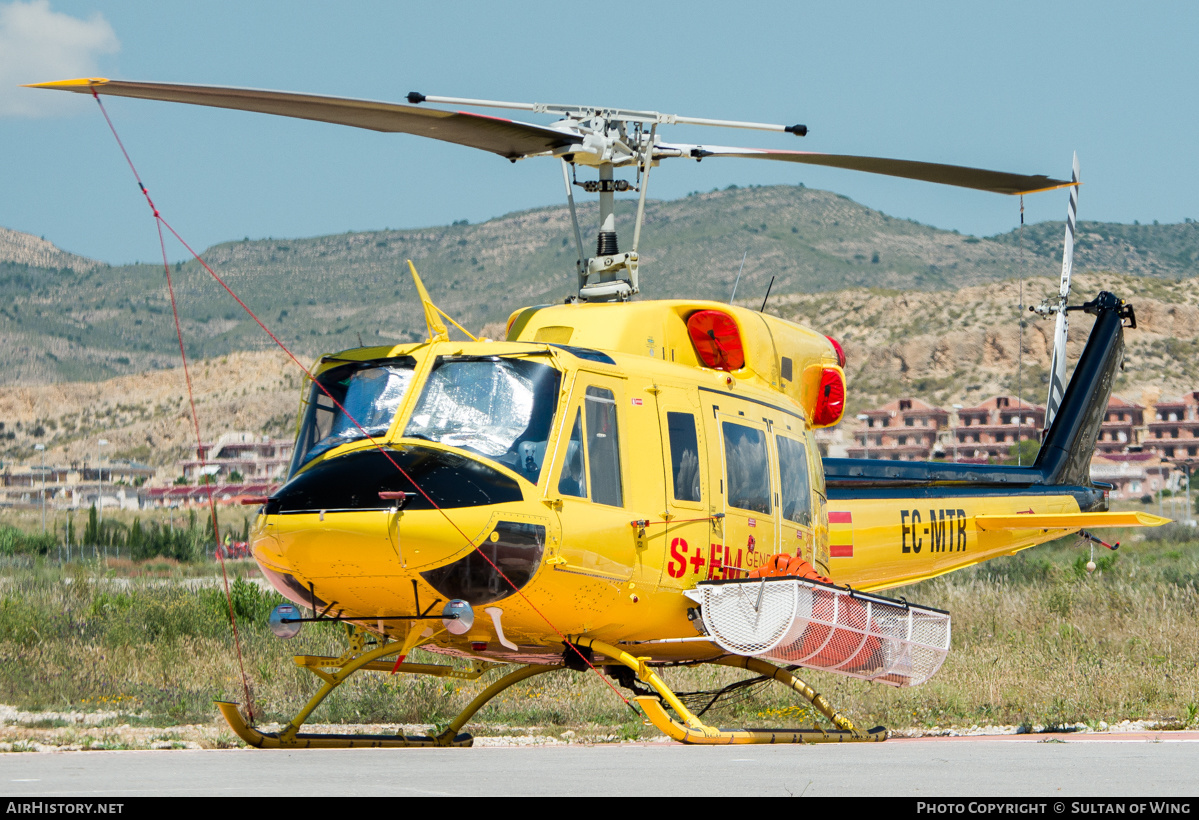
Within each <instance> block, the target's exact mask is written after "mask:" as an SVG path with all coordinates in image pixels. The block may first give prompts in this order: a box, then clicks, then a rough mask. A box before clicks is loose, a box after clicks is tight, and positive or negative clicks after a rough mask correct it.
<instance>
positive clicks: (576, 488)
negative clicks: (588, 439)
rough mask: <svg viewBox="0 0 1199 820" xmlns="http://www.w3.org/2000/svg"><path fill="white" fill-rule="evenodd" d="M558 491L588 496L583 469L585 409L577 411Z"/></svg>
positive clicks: (563, 462) (578, 496)
mask: <svg viewBox="0 0 1199 820" xmlns="http://www.w3.org/2000/svg"><path fill="white" fill-rule="evenodd" d="M558 492H560V493H562V495H571V496H574V497H575V498H586V497H587V473H586V472H585V471H584V470H583V411H582V410H579V411H577V412H576V413H575V426H574V429H572V430H571V431H570V441H568V442H567V443H566V458H564V459H563V460H562V475H561V476H560V477H559V478H558Z"/></svg>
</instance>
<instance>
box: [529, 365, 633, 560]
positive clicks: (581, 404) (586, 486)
mask: <svg viewBox="0 0 1199 820" xmlns="http://www.w3.org/2000/svg"><path fill="white" fill-rule="evenodd" d="M624 393H625V388H624V380H623V379H620V378H616V377H612V376H607V375H600V374H596V373H590V372H587V371H582V370H581V371H579V372H578V375H577V376H576V379H575V383H574V386H573V387H572V388H571V391H570V401H569V403H568V405H567V409H566V414H565V416H564V417H563V422H562V428H561V430H560V433H559V435H558V441H557V448H556V450H557V451H556V453H555V455H554V460H555V472H554V474H553V475H552V478H551V481H552V483H551V484H550V486H549V487H548V488H547V497H552V498H554V499H556V500H557V501H558V502H560V506H559V514H560V515H561V520H562V549H561V552H560V554H559V559H560V560H559V561H558V563H556V564H555V565H554V568H555V570H556V571H559V572H566V573H573V574H579V575H587V576H590V577H593V578H599V579H605V580H611V581H617V582H622V581H627V580H628V579H629V578H630V577H631V576H632V573H633V567H634V564H635V561H636V549H635V536H636V531H635V530H634V529H633V528H632V527H631V526H630V524H629V521H630V513H629V511H628V510H627V509H626V505H627V504H628V499H627V498H626V496H627V495H628V473H627V469H626V466H625V463H626V458H627V456H626V452H625V451H626V449H627V447H628V442H627V438H628V429H627V419H625V418H624V414H623V413H622V412H621V410H622V409H623V408H622V404H623V397H624Z"/></svg>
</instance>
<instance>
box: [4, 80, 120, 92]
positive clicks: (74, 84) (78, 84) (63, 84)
mask: <svg viewBox="0 0 1199 820" xmlns="http://www.w3.org/2000/svg"><path fill="white" fill-rule="evenodd" d="M107 82H108V78H107V77H80V78H79V79H76V80H54V81H53V82H49V83H28V84H26V85H23V86H21V87H22V88H59V89H62V90H63V91H82V90H84V89H85V88H91V87H92V86H94V85H104V84H106V83H107Z"/></svg>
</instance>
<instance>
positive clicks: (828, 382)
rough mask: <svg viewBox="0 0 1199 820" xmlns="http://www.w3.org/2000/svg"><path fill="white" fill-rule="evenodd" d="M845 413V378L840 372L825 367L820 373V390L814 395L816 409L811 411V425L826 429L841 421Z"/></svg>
mask: <svg viewBox="0 0 1199 820" xmlns="http://www.w3.org/2000/svg"><path fill="white" fill-rule="evenodd" d="M844 412H845V377H844V376H842V375H841V371H840V370H834V369H833V368H831V367H826V368H824V370H822V371H821V373H820V389H819V391H818V392H817V394H816V408H815V409H814V410H813V411H812V424H813V425H814V426H816V427H828V426H829V425H831V424H836V423H837V422H838V421H840V420H841V414H842V413H844Z"/></svg>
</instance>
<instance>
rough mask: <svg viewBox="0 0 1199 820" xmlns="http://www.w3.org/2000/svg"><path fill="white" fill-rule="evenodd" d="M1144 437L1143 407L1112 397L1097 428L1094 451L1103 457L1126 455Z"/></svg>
mask: <svg viewBox="0 0 1199 820" xmlns="http://www.w3.org/2000/svg"><path fill="white" fill-rule="evenodd" d="M1144 435H1145V405H1143V404H1137V403H1135V402H1130V401H1126V400H1124V399H1122V398H1120V397H1119V396H1112V398H1111V401H1109V402H1108V403H1107V412H1106V413H1105V414H1104V416H1103V423H1102V425H1100V427H1099V440H1098V441H1096V442H1095V451H1096V452H1097V453H1101V454H1104V455H1108V454H1112V453H1126V452H1128V450H1129V448H1130V447H1132V448H1135V447H1136V446H1137V445H1139V444H1140V443H1141V441H1142V439H1143V438H1144Z"/></svg>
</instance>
